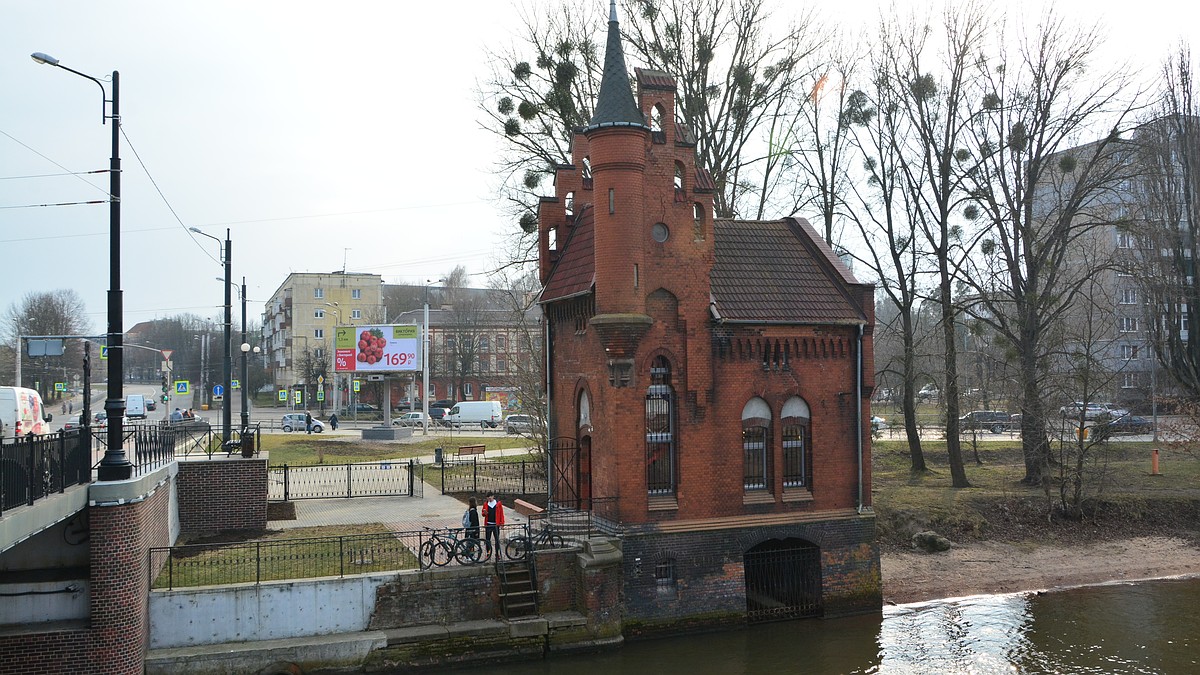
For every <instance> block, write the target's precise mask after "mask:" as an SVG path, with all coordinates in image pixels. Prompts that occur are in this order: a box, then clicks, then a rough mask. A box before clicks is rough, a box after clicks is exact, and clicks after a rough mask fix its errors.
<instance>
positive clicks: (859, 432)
mask: <svg viewBox="0 0 1200 675" xmlns="http://www.w3.org/2000/svg"><path fill="white" fill-rule="evenodd" d="M857 351H858V358H857V360H856V362H855V377H854V405H855V407H856V410H857V418H858V420H857V421H858V424H857V425H855V427H854V428H855V437H856V439H857V443H858V507H857V508H856V510H857V511H858V512H859V513H862V512H863V405H862V382H863V326H862V324H859V326H858V350H857Z"/></svg>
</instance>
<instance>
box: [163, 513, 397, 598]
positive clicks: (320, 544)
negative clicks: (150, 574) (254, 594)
mask: <svg viewBox="0 0 1200 675" xmlns="http://www.w3.org/2000/svg"><path fill="white" fill-rule="evenodd" d="M251 536H253V537H254V538H253V540H248V541H243V542H236V543H230V541H229V539H230V536H229V535H222V537H223V539H222V543H219V544H218V543H212V544H208V543H204V542H196V543H192V544H190V545H187V542H185V541H183V540H182V539H181V540H180V542H179V543H178V544H176V546H175V547H174V548H173V549H172V556H171V558H170V559H169V560H164V559H163V558H162V557H161V556H162V555H163V554H162V553H159V552H157V551H156V552H154V555H155V556H156V557H155V558H154V560H153V562H154V564H159V563H161V565H162V567H161V569H160V570H159V572H158V576H157V577H155V579H154V584H153V586H152V587H153V588H184V587H190V586H211V585H217V584H237V583H254V582H256V581H277V580H284V579H308V578H314V577H336V576H343V575H346V574H360V573H367V572H384V571H391V570H404V569H415V568H417V567H418V566H419V564H418V560H417V556H416V554H415V553H414V551H415V550H416V549H417V547H418V546H419V542H418V541H416V540H415V539H414V540H413V541H402V540H401V539H399V538H397V537H396V536H394V535H393V534H392V533H390V532H389V531H388V529H387V528H386V527H384V526H383V525H381V524H379V523H371V524H366V525H338V526H337V527H336V528H332V527H311V528H298V529H294V530H284V531H272V532H267V533H255V534H253V535H251Z"/></svg>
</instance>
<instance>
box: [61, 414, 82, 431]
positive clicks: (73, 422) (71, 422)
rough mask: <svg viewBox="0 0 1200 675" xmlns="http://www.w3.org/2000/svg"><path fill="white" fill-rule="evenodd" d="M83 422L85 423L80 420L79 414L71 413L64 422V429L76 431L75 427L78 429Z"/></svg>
mask: <svg viewBox="0 0 1200 675" xmlns="http://www.w3.org/2000/svg"><path fill="white" fill-rule="evenodd" d="M82 424H83V423H82V422H81V421H80V419H79V415H71V416H70V417H68V418H67V421H66V422H63V428H62V430H63V431H74V430H75V429H78V428H79V427H80V426H82Z"/></svg>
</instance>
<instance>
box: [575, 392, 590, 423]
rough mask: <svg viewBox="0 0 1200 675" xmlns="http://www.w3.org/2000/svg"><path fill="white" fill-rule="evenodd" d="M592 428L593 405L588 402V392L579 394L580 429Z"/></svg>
mask: <svg viewBox="0 0 1200 675" xmlns="http://www.w3.org/2000/svg"><path fill="white" fill-rule="evenodd" d="M578 428H580V429H584V428H587V429H591V428H592V403H591V401H590V400H588V393H587V391H581V392H579V427H578Z"/></svg>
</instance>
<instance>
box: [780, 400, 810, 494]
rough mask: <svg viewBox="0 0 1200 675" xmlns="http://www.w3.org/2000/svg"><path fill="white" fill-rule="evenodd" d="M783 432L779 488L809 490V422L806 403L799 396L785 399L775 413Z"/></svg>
mask: <svg viewBox="0 0 1200 675" xmlns="http://www.w3.org/2000/svg"><path fill="white" fill-rule="evenodd" d="M779 423H780V426H781V427H782V429H783V487H784V488H785V489H786V488H789V487H793V488H794V487H805V488H810V489H811V488H812V453H811V451H810V450H809V443H810V440H809V439H811V438H812V429H811V427H812V420H811V414H810V413H809V410H808V404H807V403H805V402H804V399H802V398H800V397H799V396H793V397H792V398H789V399H788V400H787V402H786V403H784V404H783V411H782V412H780V414H779Z"/></svg>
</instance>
